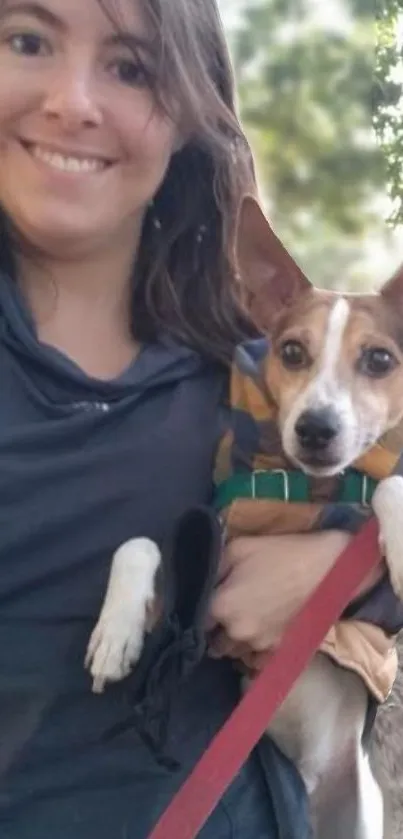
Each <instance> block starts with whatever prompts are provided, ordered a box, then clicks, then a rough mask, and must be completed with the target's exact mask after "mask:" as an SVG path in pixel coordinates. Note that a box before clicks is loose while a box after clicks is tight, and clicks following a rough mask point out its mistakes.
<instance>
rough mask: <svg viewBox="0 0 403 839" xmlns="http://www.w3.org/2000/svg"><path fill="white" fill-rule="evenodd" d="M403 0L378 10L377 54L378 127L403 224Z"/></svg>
mask: <svg viewBox="0 0 403 839" xmlns="http://www.w3.org/2000/svg"><path fill="white" fill-rule="evenodd" d="M402 13H403V0H382V2H380V0H379V2H378V7H377V54H376V67H375V79H374V88H373V109H374V124H375V128H376V131H377V134H378V138H379V141H380V144H381V147H382V149H383V152H384V155H385V160H386V177H387V183H388V187H389V191H390V196H391V198H392V202H393V210H392V213H391V221H392V223H394V224H395V225H396V224H402V223H403V119H402V113H403V84H402V81H401V79H402V77H403V71H402V70H400V73H398V69H399V65H400V67H401V65H402V47H401V45H400V44H399V41H398V20H399V15H402Z"/></svg>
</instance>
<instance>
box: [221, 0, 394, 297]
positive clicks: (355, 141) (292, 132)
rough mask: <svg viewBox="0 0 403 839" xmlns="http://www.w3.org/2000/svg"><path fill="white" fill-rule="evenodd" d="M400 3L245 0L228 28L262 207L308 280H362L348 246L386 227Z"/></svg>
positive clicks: (354, 250)
mask: <svg viewBox="0 0 403 839" xmlns="http://www.w3.org/2000/svg"><path fill="white" fill-rule="evenodd" d="M231 2H232V3H233V2H234V0H227V6H229V5H230V4H231ZM221 3H222V5H223V4H225V0H221ZM379 3H381V0H379ZM401 3H403V0H386V5H388V6H390V9H389V13H388V15H386V13H385V10H384V6H385V4H384V3H382V11H378V14H377V20H376V18H375V14H374V0H338V2H336V0H322V2H320V3H318V2H317V0H316V3H315V0H249V1H248V2H247V3H245V4H242V2H240V10H239V17H238V19H237V20H236V21H235V22H234V23H233V25H232V27H231V31H230V43H231V48H232V54H233V59H234V65H235V70H236V76H237V82H238V90H239V101H240V108H241V115H242V119H243V122H244V124H245V127H246V130H247V133H248V136H249V138H250V140H251V143H252V146H253V148H254V151H255V154H256V159H257V164H258V173H259V179H260V183H261V185H262V191H263V192H264V195H265V197H266V198H267V203H268V210H269V215H270V218H271V220H272V221H273V224H274V226H275V227H276V229H277V231H278V232H279V234H280V236H281V238H282V239H283V241H284V242H285V244H286V245H287V247H290V249H291V250H292V252H293V253H294V255H295V256H296V257H297V259H298V260H299V261H300V264H301V265H302V267H303V268H304V270H305V271H306V272H307V273H308V274H309V276H311V278H312V279H313V281H314V282H315V283H320V284H323V285H326V286H338V285H343V286H345V285H346V284H350V286H351V285H353V286H354V287H360V286H362V285H366V284H368V275H367V274H366V273H365V271H363V270H362V268H360V267H359V266H360V256H362V252H363V247H364V242H365V240H367V241H368V238H371V237H373V236H378V237H380V238H382V236H386V235H387V230H386V225H385V222H384V215H385V213H384V206H385V196H386V181H387V177H389V180H391V176H392V174H393V172H394V171H395V184H396V186H395V189H397V188H398V187H399V188H400V190H401V193H402V195H403V181H402V178H403V175H402V169H403V167H402V165H400V168H399V161H400V163H401V164H402V163H403V148H401V146H400V144H401V143H403V124H401V123H399V129H400V134H399V148H398V149H397V147H396V145H395V147H394V157H393V154H392V146H391V144H392V143H394V144H396V143H397V136H398V134H397V125H396V122H397V121H398V119H397V117H396V116H395V117H394V120H395V124H393V126H392V123H391V119H392V118H391V116H390V115H389V114H387V113H386V110H387V109H386V107H385V102H386V101H392V102H393V103H395V102H396V96H397V91H396V87H395V85H394V84H393V83H392V82H391V80H390V78H389V75H390V72H391V68H392V67H393V66H394V65H395V64H396V60H397V44H396V35H395V31H394V29H393V21H395V19H396V7H399V6H400V4H401ZM324 9H326V14H325V13H324ZM387 35H388V37H387ZM377 41H378V44H380V45H381V46H379V48H376V46H377ZM388 97H389V100H388ZM374 121H375V124H376V128H377V131H378V135H379V136H380V135H381V134H382V147H381V144H380V143H379V142H377V137H376V133H375V131H374ZM386 136H387V137H388V142H387V143H386V142H385V138H386ZM394 167H395V169H394ZM397 175H398V176H399V178H400V181H399V184H398V182H397ZM380 206H381V209H380ZM397 220H398V219H397ZM399 220H400V219H399ZM357 266H358V267H357Z"/></svg>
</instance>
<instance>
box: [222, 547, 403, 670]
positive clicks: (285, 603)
mask: <svg viewBox="0 0 403 839" xmlns="http://www.w3.org/2000/svg"><path fill="white" fill-rule="evenodd" d="M350 538H351V535H350V534H348V533H346V532H342V531H325V532H320V533H311V534H303V535H298V536H294V535H293V536H262V537H256V536H255V537H245V538H239V539H236V540H234V541H233V542H232V543H230V544H229V545H228V547H227V548H226V550H225V552H224V555H223V560H222V565H221V577H220V582H219V584H218V586H217V589H216V591H215V594H214V597H213V600H212V603H211V610H210V628H211V629H212V630H213V631H212V639H211V654H212V655H214V656H216V657H221V656H228V655H230V656H233V657H236V658H238V657H244V656H245V653H247V652H248V651H253V652H256V653H258V652H261V651H265V650H267V649H270V648H273V647H275V646H276V645H277V644H278V642H279V640H280V638H281V637H282V634H283V632H284V629H285V627H286V626H287V624H288V623H289V621H290V619H291V618H292V617H293V616H294V615H295V614H296V613H297V612H298V610H299V609H300V608H301V606H302V605H303V603H304V602H305V601H306V600H307V598H308V597H309V595H310V594H311V593H312V592H313V591H314V589H315V588H316V587H317V586H318V584H319V583H320V581H321V580H322V579H323V577H324V576H325V575H326V573H327V572H328V571H329V570H330V568H331V567H332V566H333V564H334V562H335V561H336V559H337V557H338V556H339V554H340V553H341V551H342V550H343V549H344V548H345V547H346V545H347V544H348V541H349V539H350ZM388 585H389V584H388V583H387V578H386V580H385V569H384V566H383V565H382V564H381V563H380V565H379V567H378V568H377V569H376V570H375V571H374V572H373V573H372V574H371V575H370V577H368V578H367V579H366V580H365V583H364V584H363V586H361V588H360V590H359V591H358V592H357V599H356V600H355V601H354V602H353V603H352V604H350V607H349V613H350V614H349V615H348V616H349V617H359V618H360V619H362V620H368V621H372V622H376V623H378V624H379V625H382V626H383V622H387V620H388V614H387V612H388V610H389V609H390V605H391V603H390V600H393V599H394V600H395V601H396V598H394V595H393V593H392V592H391V589H390V586H389V593H390V594H389V600H388V599H387V597H386V592H387V591H388ZM385 597H386V600H385ZM383 603H385V605H386V608H385V612H383V605H382V604H383ZM395 612H396V614H395V616H394V619H395V622H396V621H397V622H399V621H400V625H399V626H398V627H397V628H400V626H402V625H403V607H400V615H399V614H398V612H399V610H398V609H397V608H396V609H395ZM370 613H374V614H375V613H377V614H378V616H379V617H380V616H381V615H382V620H379V621H378V620H377V621H373V620H372V618H371V617H370V616H369V615H370ZM367 615H368V616H367ZM392 631H395V629H393V630H392Z"/></svg>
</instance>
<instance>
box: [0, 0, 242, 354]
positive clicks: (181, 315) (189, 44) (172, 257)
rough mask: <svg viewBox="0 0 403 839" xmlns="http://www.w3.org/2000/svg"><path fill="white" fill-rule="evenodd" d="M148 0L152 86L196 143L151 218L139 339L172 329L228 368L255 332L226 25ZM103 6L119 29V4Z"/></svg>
mask: <svg viewBox="0 0 403 839" xmlns="http://www.w3.org/2000/svg"><path fill="white" fill-rule="evenodd" d="M139 1H140V3H141V5H142V7H143V11H144V14H145V15H146V17H147V19H148V20H149V22H150V25H151V31H152V37H153V45H154V48H155V54H156V61H155V74H153V77H152V79H150V84H152V86H153V90H154V94H155V96H156V99H157V102H158V104H159V106H160V107H163V108H164V109H166V110H169V108H170V103H171V102H173V101H174V102H175V108H178V106H179V108H178V109H179V112H180V114H181V118H182V120H183V121H184V123H185V124H186V126H187V127H188V132H187V136H188V137H189V138H190V139H189V140H188V142H187V143H186V145H185V146H184V147H183V148H182V149H181V150H180V151H178V152H176V154H174V156H173V158H172V161H171V164H170V167H169V170H168V173H167V175H166V178H165V180H164V182H163V184H162V186H161V188H160V190H159V192H158V194H157V195H156V196H155V199H154V201H153V204H152V206H151V207H150V208H149V210H148V212H147V214H146V218H145V222H144V228H143V235H142V241H141V244H140V249H139V253H138V256H137V260H136V265H135V270H134V275H133V332H134V335H135V337H136V339H137V340H139V341H140V342H143V341H152V340H154V339H155V338H156V337H157V336H158V335H159V334H161V332H164V333H166V334H169V335H170V336H172V337H173V338H176V339H178V340H180V341H183V342H185V343H187V344H189V345H190V346H192V347H194V348H196V349H198V350H199V351H200V352H202V353H203V354H205V355H207V356H209V357H210V358H213V359H217V360H218V361H222V362H227V361H228V360H229V359H230V358H231V356H232V352H233V349H234V346H235V345H236V343H238V341H240V340H242V338H243V337H245V335H247V334H251V326H250V324H249V321H248V318H247V316H246V315H245V313H244V311H243V308H242V306H241V302H240V293H239V292H240V290H239V288H238V285H237V280H236V271H235V266H234V264H233V239H234V228H235V221H236V216H237V210H238V207H239V203H240V199H241V197H242V195H243V194H244V193H245V192H250V191H251V190H253V189H254V174H253V163H252V156H251V153H250V150H249V146H248V143H247V141H246V138H245V136H244V134H243V131H242V128H241V125H240V123H239V120H238V118H237V115H236V106H235V92H234V79H233V73H232V68H231V63H230V58H229V54H228V50H227V45H226V41H225V37H224V33H223V29H222V24H221V19H220V15H219V12H218V8H217V3H216V0H139ZM98 2H99V3H100V5H101V6H102V8H103V9H104V11H105V13H106V14H107V15H108V17H109V18H110V19H111V20H112V21H113V23H114V25H115V26H116V27H117V28H119V20H118V16H117V14H115V11H114V8H113V2H112V0H98ZM3 224H4V220H3ZM1 226H2V224H1V220H0V228H1ZM3 241H4V240H3ZM3 255H4V257H5V256H6V252H5V251H3ZM2 261H3V260H2ZM3 264H4V263H3Z"/></svg>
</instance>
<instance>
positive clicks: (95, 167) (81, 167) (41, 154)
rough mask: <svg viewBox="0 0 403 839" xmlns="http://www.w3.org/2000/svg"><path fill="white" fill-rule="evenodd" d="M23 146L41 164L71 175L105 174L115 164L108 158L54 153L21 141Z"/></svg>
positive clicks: (48, 149) (37, 145) (36, 144)
mask: <svg viewBox="0 0 403 839" xmlns="http://www.w3.org/2000/svg"><path fill="white" fill-rule="evenodd" d="M21 145H22V147H23V148H24V149H25V151H27V152H28V153H29V154H30V155H31V157H33V158H35V159H36V160H38V161H39V162H40V163H44V164H45V165H46V166H49V167H50V168H51V169H55V170H56V171H58V172H65V173H67V174H70V175H83V174H85V175H93V174H98V173H99V172H105V170H106V169H109V168H110V167H111V166H112V165H113V163H114V161H113V160H108V159H107V158H100V157H90V156H85V155H84V154H83V155H78V154H66V153H62V152H60V151H54V150H52V149H50V148H47V147H46V146H41V145H40V144H38V143H30V142H27V141H24V140H21Z"/></svg>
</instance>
